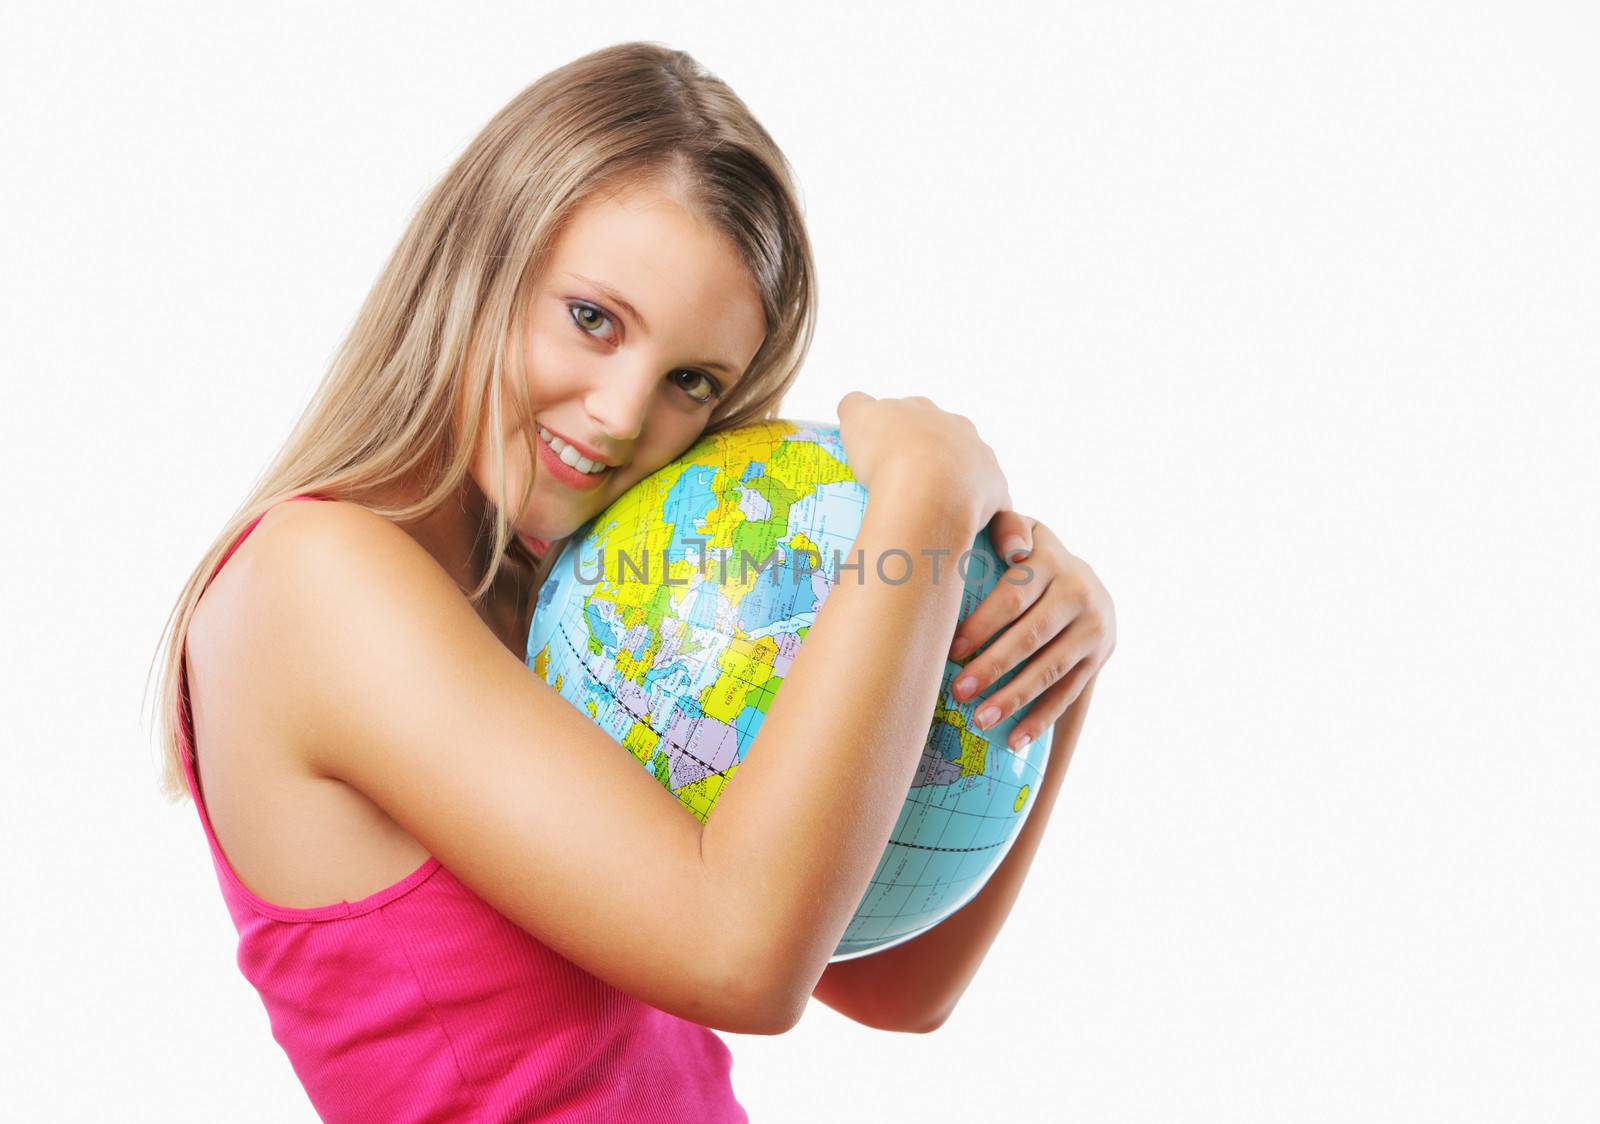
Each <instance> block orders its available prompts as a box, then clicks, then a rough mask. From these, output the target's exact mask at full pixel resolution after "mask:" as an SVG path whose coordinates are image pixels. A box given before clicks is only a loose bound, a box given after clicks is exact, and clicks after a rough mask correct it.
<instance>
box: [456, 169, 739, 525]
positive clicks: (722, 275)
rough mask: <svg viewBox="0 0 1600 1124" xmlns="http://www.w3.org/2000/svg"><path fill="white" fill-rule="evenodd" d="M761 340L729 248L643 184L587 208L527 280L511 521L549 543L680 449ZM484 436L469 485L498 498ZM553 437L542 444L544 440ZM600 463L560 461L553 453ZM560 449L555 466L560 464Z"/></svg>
mask: <svg viewBox="0 0 1600 1124" xmlns="http://www.w3.org/2000/svg"><path fill="white" fill-rule="evenodd" d="M765 336H766V321H765V316H764V314H763V312H762V309H761V297H760V293H759V291H758V290H757V288H756V284H755V280H754V279H753V278H752V277H751V276H750V274H749V272H748V271H747V270H746V269H745V268H744V264H743V263H742V262H741V261H740V260H739V257H738V254H737V252H736V251H735V249H734V247H733V244H732V243H731V242H730V241H729V240H728V239H727V238H726V237H725V236H724V235H722V234H721V233H720V232H718V231H715V230H713V229H712V228H710V227H709V226H707V225H705V224H704V223H703V222H701V220H700V219H699V218H698V217H697V216H696V215H695V214H694V213H693V212H691V211H690V210H688V209H687V208H686V207H685V205H684V204H683V203H681V202H680V201H679V200H678V198H677V197H676V196H674V195H672V194H669V193H668V192H667V191H666V190H664V189H662V188H660V187H655V186H650V187H644V186H639V187H635V188H632V189H630V190H629V191H628V192H627V193H626V194H618V195H609V196H600V197H595V198H591V199H590V200H587V201H586V202H585V203H584V204H583V205H581V206H580V208H579V209H578V210H577V211H576V212H575V213H574V214H573V215H572V216H571V220H570V222H569V224H568V226H567V228H566V230H565V232H564V233H563V234H562V235H561V238H560V240H559V241H558V242H557V244H556V246H555V249H554V252H553V254H552V256H551V259H550V262H549V265H548V267H547V268H546V270H545V272H544V274H543V275H542V276H541V277H540V278H539V279H538V281H537V283H536V285H535V290H534V296H533V304H532V306H531V307H530V308H529V309H528V327H527V332H526V335H525V337H524V339H523V341H522V347H523V352H522V361H523V366H524V370H525V371H526V373H527V384H526V386H525V388H524V390H525V392H526V394H527V397H528V405H529V407H530V412H531V413H532V415H533V418H534V421H535V424H536V426H537V427H538V428H539V429H540V432H537V433H535V434H532V435H531V436H533V438H534V441H535V444H534V447H535V449H536V450H537V454H538V456H539V467H538V471H537V472H536V473H535V477H536V480H535V484H534V491H533V494H532V498H531V500H530V502H529V505H528V507H527V508H525V509H524V510H523V511H522V512H521V513H520V514H517V513H511V514H512V522H513V523H514V524H515V526H516V528H517V530H518V531H519V532H521V533H522V534H523V535H527V536H532V537H536V538H543V539H555V538H560V537H562V536H565V535H568V534H571V533H572V532H573V531H574V530H576V529H577V528H578V527H579V526H581V525H582V524H583V523H584V522H586V521H587V520H588V519H590V518H591V517H592V516H594V515H596V514H598V513H599V512H600V511H601V510H603V509H604V508H605V507H606V506H607V505H608V504H610V503H611V502H612V501H613V500H615V499H616V498H617V497H618V496H620V495H621V494H622V493H623V492H625V491H627V490H628V488H630V487H631V486H632V485H633V484H635V483H637V482H638V481H639V480H642V479H643V478H644V477H646V476H648V475H649V474H650V473H652V472H654V471H655V470H656V469H658V468H660V467H661V466H662V465H664V464H666V463H667V462H669V461H671V460H673V459H674V458H676V457H677V456H678V455H679V454H681V453H682V452H683V451H684V450H685V449H687V448H688V447H689V446H690V445H692V444H693V443H694V442H695V440H696V439H697V438H698V437H699V436H700V434H701V432H702V431H703V430H704V429H705V427H706V423H707V421H708V420H709V419H710V417H711V411H712V410H713V408H715V406H716V403H717V397H716V396H717V394H719V393H720V394H724V395H725V394H727V393H729V392H731V391H732V389H733V387H734V386H735V384H737V382H738V381H739V379H740V378H741V377H742V376H743V374H744V371H745V369H746V368H747V367H748V366H749V365H750V361H751V360H752V359H753V358H754V357H755V353H756V351H757V349H758V348H760V346H761V343H762V340H763V339H764V338H765ZM505 417H506V424H507V426H508V427H509V428H508V429H507V431H506V433H505V434H504V436H505V439H506V460H507V465H506V469H507V473H508V476H509V477H510V479H509V480H508V481H507V483H508V485H509V487H508V489H507V495H509V496H512V497H515V496H517V495H518V494H520V492H521V490H522V488H523V486H524V485H525V483H526V477H525V476H524V473H525V471H526V465H525V460H526V458H525V457H523V456H521V455H520V454H521V450H522V434H521V430H522V428H523V427H522V425H521V424H520V422H519V421H518V420H517V418H516V416H515V414H514V413H512V412H510V411H507V412H506V415H505ZM487 436H488V435H487V434H485V440H483V441H482V442H480V444H479V447H478V450H477V455H476V457H475V458H474V460H473V465H472V475H473V479H474V480H475V481H476V482H477V484H478V486H479V487H480V488H481V489H483V492H484V495H486V496H489V497H494V496H496V495H498V494H499V493H498V488H497V484H498V480H497V478H496V473H495V469H494V464H493V455H492V453H491V452H490V445H489V442H488V440H487ZM551 437H554V440H555V444H554V446H552V445H551V444H550V443H549V441H548V440H547V438H551ZM564 444H565V445H570V446H572V447H573V450H574V452H576V453H583V454H586V455H587V456H588V457H590V458H592V459H594V460H598V461H603V462H604V465H605V466H604V467H601V468H600V470H599V472H598V473H597V474H588V473H583V472H581V470H582V469H586V468H593V467H595V466H594V465H593V464H591V463H588V462H579V464H578V465H577V467H576V468H572V467H568V466H567V465H565V464H563V463H562V457H561V454H560V453H559V452H558V450H560V449H561V448H562V446H563V445H564ZM573 455H574V454H573V452H569V453H567V458H568V459H571V458H572V457H573Z"/></svg>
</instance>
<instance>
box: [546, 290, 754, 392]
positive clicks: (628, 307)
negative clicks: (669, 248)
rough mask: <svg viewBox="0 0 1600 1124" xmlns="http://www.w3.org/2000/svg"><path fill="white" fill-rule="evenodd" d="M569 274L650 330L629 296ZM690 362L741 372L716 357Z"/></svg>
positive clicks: (725, 371)
mask: <svg viewBox="0 0 1600 1124" xmlns="http://www.w3.org/2000/svg"><path fill="white" fill-rule="evenodd" d="M567 276H568V277H571V278H572V279H574V280H576V281H582V282H583V283H584V284H585V285H593V286H594V287H595V288H596V289H599V290H600V292H601V294H602V295H603V296H604V297H605V298H606V299H607V300H609V301H610V302H611V303H612V304H614V305H616V306H617V307H618V308H620V309H622V311H623V312H626V313H627V314H628V315H629V316H631V317H633V318H634V319H635V320H637V321H638V322H639V327H641V328H643V329H644V330H645V331H647V332H648V331H649V330H650V325H648V324H646V323H645V322H644V317H643V316H640V315H639V310H638V309H637V308H634V307H633V305H632V304H630V303H629V301H628V298H627V297H625V296H623V295H622V294H621V293H619V292H617V291H616V290H615V289H613V288H612V287H611V286H610V285H607V284H606V283H605V282H604V281H596V280H595V279H594V278H592V277H585V276H584V275H583V274H581V273H573V272H571V271H568V273H567ZM690 363H691V365H692V366H696V367H711V368H714V369H715V370H718V371H722V372H723V373H725V374H727V375H729V376H737V375H738V373H739V372H737V371H735V370H734V369H733V366H732V364H729V363H723V362H721V361H720V360H716V359H694V360H691V361H690Z"/></svg>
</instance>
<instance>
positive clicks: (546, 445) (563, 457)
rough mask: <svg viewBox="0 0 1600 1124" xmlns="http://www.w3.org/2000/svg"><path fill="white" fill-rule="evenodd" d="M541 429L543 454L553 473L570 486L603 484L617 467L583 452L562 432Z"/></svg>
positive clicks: (584, 487) (539, 429)
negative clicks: (561, 433)
mask: <svg viewBox="0 0 1600 1124" xmlns="http://www.w3.org/2000/svg"><path fill="white" fill-rule="evenodd" d="M536 428H537V429H538V431H539V457H540V460H541V461H543V463H544V465H545V467H546V468H548V469H549V470H550V473H551V475H552V476H554V477H555V478H556V479H557V480H560V481H561V482H562V483H563V484H566V485H567V486H568V487H570V488H576V489H578V490H579V491H589V490H590V489H593V488H596V487H599V486H600V485H601V484H602V483H604V482H605V480H606V479H607V478H608V477H609V476H610V475H611V470H612V468H613V467H614V466H613V465H609V464H607V463H606V462H604V461H599V460H595V459H593V458H591V457H588V456H585V455H584V454H583V453H580V452H579V451H578V450H577V448H575V447H574V446H573V445H572V444H571V443H570V442H568V441H567V440H566V439H565V438H564V437H562V436H561V435H560V434H557V433H552V432H551V431H550V430H548V429H546V428H545V427H544V426H542V425H539V426H537V427H536Z"/></svg>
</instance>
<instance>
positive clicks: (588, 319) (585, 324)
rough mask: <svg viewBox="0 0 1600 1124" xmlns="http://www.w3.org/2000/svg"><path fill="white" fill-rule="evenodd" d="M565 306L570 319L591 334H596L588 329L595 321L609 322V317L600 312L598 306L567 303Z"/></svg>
mask: <svg viewBox="0 0 1600 1124" xmlns="http://www.w3.org/2000/svg"><path fill="white" fill-rule="evenodd" d="M567 308H568V309H569V310H570V311H571V313H572V319H573V321H574V322H575V323H576V324H577V325H578V327H579V328H582V329H583V330H584V331H585V332H589V334H590V335H591V336H592V335H597V334H598V333H596V332H592V331H589V329H590V328H591V327H594V326H595V324H596V322H597V321H598V322H599V323H610V321H611V317H609V316H607V315H606V314H605V313H603V312H601V311H600V310H599V309H598V308H595V307H593V306H592V305H587V304H569V305H567Z"/></svg>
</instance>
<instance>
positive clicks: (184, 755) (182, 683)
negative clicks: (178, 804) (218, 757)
mask: <svg viewBox="0 0 1600 1124" xmlns="http://www.w3.org/2000/svg"><path fill="white" fill-rule="evenodd" d="M328 498H329V497H327V496H319V495H315V494H313V493H311V492H303V493H301V494H300V495H297V496H290V497H289V498H288V499H285V500H279V501H278V503H292V502H293V501H295V500H326V499H328ZM277 506H278V504H273V505H272V506H271V507H269V508H267V510H266V511H263V512H262V513H261V514H260V515H258V516H256V517H255V518H254V519H252V520H250V522H249V523H247V524H245V528H244V530H242V531H240V532H239V534H238V537H236V538H235V539H234V540H233V542H232V543H231V544H230V545H229V547H228V549H227V552H226V553H224V554H223V556H222V558H221V559H219V560H218V562H217V564H216V565H215V566H214V567H212V570H211V574H210V576H208V577H207V578H206V583H205V584H206V585H207V586H209V585H210V584H211V583H212V582H213V581H215V580H216V578H217V575H218V574H219V573H221V572H222V567H223V566H225V565H227V563H228V559H230V558H232V557H233V552H234V551H236V550H238V549H239V544H241V543H242V542H244V540H245V539H246V538H247V537H248V536H249V534H250V532H251V531H253V530H255V529H256V525H257V524H259V523H260V522H261V520H263V519H265V518H266V515H267V511H271V510H272V509H273V508H275V507H277ZM201 592H202V593H204V592H205V587H204V586H202V587H201ZM178 747H179V753H178V756H179V758H180V759H182V761H183V771H184V775H185V777H186V778H187V780H188V782H189V795H190V797H191V798H193V799H195V800H196V801H198V799H199V798H198V797H197V796H196V792H197V791H198V789H199V787H200V786H199V782H198V780H197V779H196V777H195V771H194V731H193V729H192V728H191V718H190V714H189V661H188V641H187V639H185V642H184V653H183V656H182V657H181V658H180V659H179V660H178ZM202 819H204V815H203V814H202ZM207 834H208V835H209V834H210V825H209V824H208V825H207Z"/></svg>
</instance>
